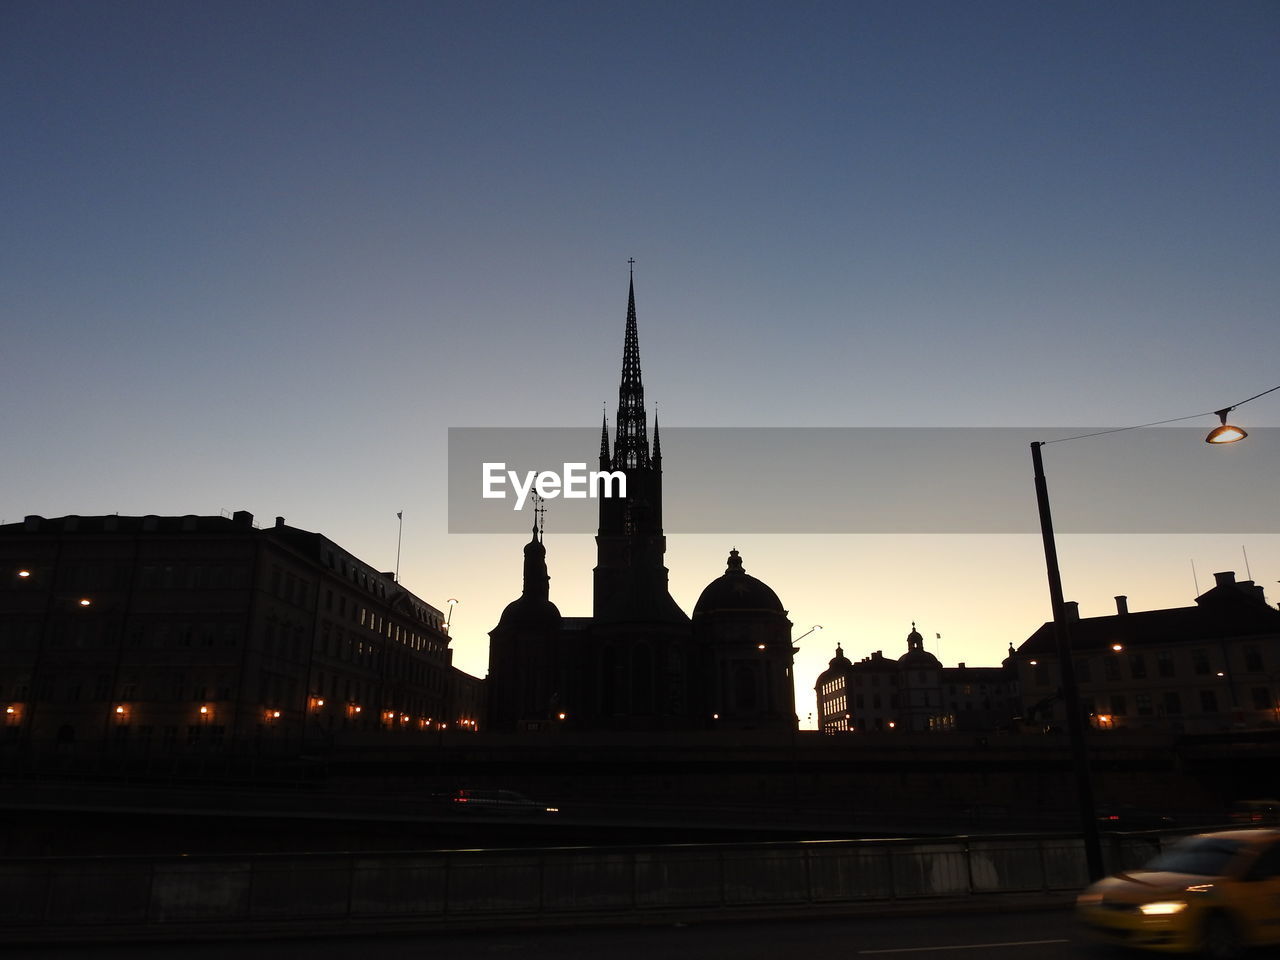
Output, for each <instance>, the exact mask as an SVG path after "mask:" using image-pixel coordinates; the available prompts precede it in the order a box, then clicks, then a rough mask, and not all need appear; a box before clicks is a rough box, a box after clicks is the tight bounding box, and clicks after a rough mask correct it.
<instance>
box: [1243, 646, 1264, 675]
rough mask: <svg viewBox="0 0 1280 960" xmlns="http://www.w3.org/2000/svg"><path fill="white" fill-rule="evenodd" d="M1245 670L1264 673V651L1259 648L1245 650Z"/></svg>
mask: <svg viewBox="0 0 1280 960" xmlns="http://www.w3.org/2000/svg"><path fill="white" fill-rule="evenodd" d="M1244 668H1245V669H1246V670H1248V671H1249V672H1250V673H1261V672H1262V651H1261V650H1259V649H1258V648H1257V647H1245V648H1244Z"/></svg>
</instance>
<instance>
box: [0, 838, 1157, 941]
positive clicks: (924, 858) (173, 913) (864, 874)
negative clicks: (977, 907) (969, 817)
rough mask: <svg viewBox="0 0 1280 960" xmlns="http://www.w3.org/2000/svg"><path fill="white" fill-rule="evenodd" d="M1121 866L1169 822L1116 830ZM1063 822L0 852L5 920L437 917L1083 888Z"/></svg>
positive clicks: (1078, 852)
mask: <svg viewBox="0 0 1280 960" xmlns="http://www.w3.org/2000/svg"><path fill="white" fill-rule="evenodd" d="M1109 840H1110V849H1109V851H1108V853H1109V860H1110V864H1109V866H1110V868H1111V869H1120V868H1123V867H1129V866H1133V865H1136V864H1137V863H1140V862H1142V861H1144V860H1146V859H1148V857H1149V856H1151V855H1152V854H1153V853H1155V852H1156V851H1158V850H1159V848H1160V845H1161V843H1162V838H1161V836H1160V835H1156V834H1137V835H1115V836H1111V837H1110V838H1109ZM1086 883H1087V877H1086V873H1085V858H1084V850H1083V846H1082V843H1081V840H1080V839H1079V838H1078V837H1073V836H1065V835H1046V836H1009V837H954V838H944V839H925V840H921V839H915V840H827V841H804V842H779V843H750V844H689V845H676V846H652V847H581V848H573V847H568V848H552V849H536V850H465V851H425V852H398V853H371V854H331V853H316V854H301V855H297V854H294V855H290V854H266V855H256V856H191V857H185V856H184V857H165V858H150V857H137V858H128V857H91V858H76V857H51V858H30V859H11V860H5V861H0V930H3V931H5V934H6V935H8V936H9V937H13V936H15V935H21V934H22V932H23V931H26V932H28V933H30V932H32V931H38V930H40V929H42V928H53V927H57V928H60V929H63V930H66V929H69V928H75V927H76V926H81V927H90V926H92V927H121V928H139V927H143V928H153V929H154V928H158V927H168V928H170V929H173V928H176V927H183V928H188V929H189V928H190V927H191V926H193V925H194V926H201V925H209V924H217V925H246V924H247V925H249V926H253V925H255V924H257V923H268V922H273V923H281V922H289V921H296V922H305V921H318V920H321V919H323V920H325V921H373V920H379V919H383V920H399V921H414V920H418V921H431V920H441V919H458V918H465V917H473V918H476V919H483V918H486V917H497V916H504V917H506V916H512V915H540V916H556V915H565V916H567V915H574V914H601V913H624V914H625V913H636V912H644V911H672V910H677V911H678V910H695V909H705V908H716V907H721V908H723V907H753V906H760V907H763V906H787V905H793V906H796V905H805V904H839V903H856V902H862V901H867V902H870V901H895V900H915V901H925V900H928V899H930V898H956V897H961V898H963V897H971V896H977V895H987V894H1001V893H1032V892H1037V891H1040V892H1055V891H1061V892H1066V891H1071V890H1077V889H1079V888H1081V887H1083V886H1084V885H1085V884H1086Z"/></svg>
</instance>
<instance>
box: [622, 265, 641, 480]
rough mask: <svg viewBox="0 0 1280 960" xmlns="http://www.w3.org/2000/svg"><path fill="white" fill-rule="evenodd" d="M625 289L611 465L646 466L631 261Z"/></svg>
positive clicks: (633, 280) (634, 289)
mask: <svg viewBox="0 0 1280 960" xmlns="http://www.w3.org/2000/svg"><path fill="white" fill-rule="evenodd" d="M627 262H628V263H630V264H631V265H632V272H631V278H630V283H629V285H628V289H627V334H626V340H625V342H624V345H623V348H622V382H621V383H620V384H619V385H618V418H617V429H616V434H615V436H614V443H613V460H614V462H613V465H614V467H616V468H618V469H623V470H625V469H626V468H627V467H647V466H648V465H649V438H648V431H647V429H646V426H645V412H644V383H643V382H642V381H641V379H640V338H639V336H638V335H637V333H636V281H635V260H634V259H633V260H629V261H627Z"/></svg>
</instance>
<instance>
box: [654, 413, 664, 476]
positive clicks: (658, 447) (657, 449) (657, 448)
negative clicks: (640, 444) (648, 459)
mask: <svg viewBox="0 0 1280 960" xmlns="http://www.w3.org/2000/svg"><path fill="white" fill-rule="evenodd" d="M653 465H654V466H655V467H658V468H659V469H661V467H662V437H661V436H660V435H659V434H658V405H657V404H656V403H655V404H654V405H653Z"/></svg>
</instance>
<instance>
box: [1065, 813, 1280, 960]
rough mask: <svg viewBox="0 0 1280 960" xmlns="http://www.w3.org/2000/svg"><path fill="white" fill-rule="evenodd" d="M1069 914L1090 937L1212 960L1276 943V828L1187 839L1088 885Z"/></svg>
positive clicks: (1279, 899)
mask: <svg viewBox="0 0 1280 960" xmlns="http://www.w3.org/2000/svg"><path fill="white" fill-rule="evenodd" d="M1076 914H1077V916H1078V917H1079V918H1080V920H1081V922H1082V923H1084V925H1085V926H1086V927H1088V928H1089V929H1090V930H1091V931H1092V932H1093V934H1094V935H1095V937H1096V938H1097V939H1100V940H1104V941H1107V942H1111V943H1115V944H1120V945H1124V946H1128V947H1138V948H1142V949H1146V950H1158V951H1162V952H1165V953H1196V952H1201V953H1203V955H1204V956H1207V957H1212V958H1215V960H1220V958H1226V957H1235V956H1238V955H1239V954H1240V953H1241V952H1242V951H1243V950H1244V949H1246V948H1247V947H1251V946H1256V945H1260V944H1274V943H1280V830H1225V831H1222V832H1221V833H1203V834H1200V835H1199V836H1195V837H1188V838H1187V839H1185V840H1181V841H1179V842H1178V843H1176V844H1175V845H1173V846H1172V847H1170V848H1169V849H1167V850H1165V852H1164V853H1162V854H1160V855H1159V856H1158V857H1156V858H1155V859H1154V860H1152V861H1151V862H1150V863H1148V864H1147V865H1146V866H1144V867H1142V868H1141V869H1138V870H1128V871H1125V872H1124V873H1117V874H1115V875H1114V876H1110V877H1107V878H1106V879H1104V880H1099V881H1098V882H1097V883H1095V884H1093V885H1092V886H1090V887H1088V888H1087V889H1086V890H1085V891H1084V892H1083V893H1081V894H1080V896H1079V897H1077V898H1076Z"/></svg>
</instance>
